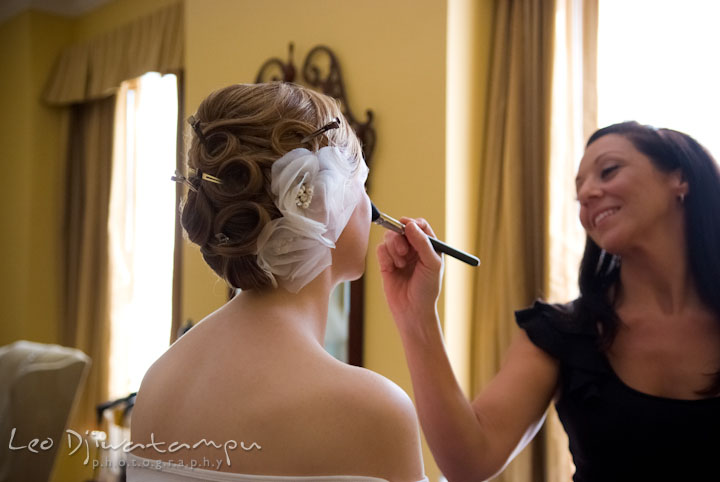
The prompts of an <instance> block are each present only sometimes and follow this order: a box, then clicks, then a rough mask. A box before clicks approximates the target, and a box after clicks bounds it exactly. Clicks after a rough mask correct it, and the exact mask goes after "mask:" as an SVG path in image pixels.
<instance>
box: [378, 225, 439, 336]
mask: <svg viewBox="0 0 720 482" xmlns="http://www.w3.org/2000/svg"><path fill="white" fill-rule="evenodd" d="M400 221H401V222H402V223H403V224H405V236H401V235H399V234H397V233H394V232H392V231H388V232H387V233H385V239H384V241H383V242H382V243H381V244H380V245H378V247H377V256H378V261H379V262H380V274H381V275H382V278H383V288H384V290H385V297H386V298H387V302H388V305H389V306H390V311H391V312H392V314H393V317H394V318H395V322H396V323H397V324H398V328H400V329H406V328H410V327H411V326H412V323H413V322H415V323H417V322H418V321H417V320H418V319H419V318H427V317H428V316H432V317H433V318H434V317H435V311H436V303H437V298H438V296H439V294H440V285H441V283H442V272H443V266H444V263H443V259H442V257H441V256H440V255H439V254H438V253H436V252H435V250H434V249H433V247H432V245H431V244H430V240H429V239H428V236H432V237H435V233H433V230H432V228H431V227H430V225H429V224H428V222H427V221H425V220H424V219H410V218H402V219H401V220H400Z"/></svg>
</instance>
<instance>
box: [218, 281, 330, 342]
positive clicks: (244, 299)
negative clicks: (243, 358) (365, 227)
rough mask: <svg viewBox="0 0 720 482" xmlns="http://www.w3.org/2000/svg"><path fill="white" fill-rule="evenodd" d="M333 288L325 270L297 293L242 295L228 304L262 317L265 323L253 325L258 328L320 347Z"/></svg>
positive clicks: (281, 290)
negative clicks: (260, 314)
mask: <svg viewBox="0 0 720 482" xmlns="http://www.w3.org/2000/svg"><path fill="white" fill-rule="evenodd" d="M336 284H337V283H335V282H334V281H333V277H332V275H331V272H330V269H327V270H325V271H323V272H322V273H321V274H320V275H319V276H318V277H317V278H315V279H314V280H312V281H311V282H310V283H308V284H307V285H305V286H304V287H303V288H302V289H301V290H300V291H299V292H297V293H290V292H289V291H286V290H285V289H283V288H277V289H270V290H266V291H263V292H255V291H254V290H251V291H243V292H240V293H239V294H238V295H236V296H235V297H234V298H233V299H232V300H231V301H230V303H229V304H231V305H234V306H236V307H237V308H238V309H239V311H241V312H243V313H245V314H247V313H262V314H263V315H264V316H263V318H265V319H263V321H262V323H258V324H256V325H255V326H257V327H259V328H262V329H267V330H272V331H273V332H275V333H281V332H282V333H286V334H289V335H291V336H294V337H300V339H305V340H307V341H309V342H311V343H318V344H320V346H323V345H324V341H325V326H326V324H327V317H328V305H329V302H330V294H331V293H332V290H333V288H335V285H336ZM248 321H251V322H252V321H253V320H248Z"/></svg>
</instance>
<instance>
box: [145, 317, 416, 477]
mask: <svg viewBox="0 0 720 482" xmlns="http://www.w3.org/2000/svg"><path fill="white" fill-rule="evenodd" d="M244 318H245V319H240V320H239V319H237V318H235V317H233V316H229V315H228V314H227V313H225V312H223V310H222V309H221V310H219V311H218V312H216V313H214V314H212V315H210V316H209V317H208V318H207V319H206V320H204V321H203V322H202V323H200V324H198V326H196V327H195V328H193V329H192V330H191V331H190V332H188V333H187V334H186V335H184V336H183V337H182V338H181V339H180V340H178V342H176V343H175V344H174V345H173V346H172V347H171V348H170V349H169V350H168V351H167V352H166V354H165V355H164V356H163V357H161V358H160V359H159V360H158V361H157V362H156V363H155V364H154V365H153V367H152V368H151V369H150V370H149V371H148V373H147V375H146V376H145V379H144V380H143V384H142V387H141V389H140V392H139V395H138V398H137V403H136V406H135V409H134V413H133V419H132V438H133V442H135V443H142V444H148V443H149V442H150V441H151V436H152V437H154V440H155V441H156V442H164V443H165V444H166V445H164V446H162V448H168V447H169V444H171V443H173V442H176V443H186V444H188V445H190V446H193V445H195V444H196V443H198V442H200V444H199V445H198V446H197V447H196V448H191V449H189V450H188V449H187V448H186V447H182V448H181V449H180V450H177V451H175V452H173V453H170V452H169V451H168V452H165V453H161V452H160V451H158V450H157V449H156V448H155V447H147V448H145V449H144V450H137V451H133V453H134V454H135V455H139V456H142V457H146V458H150V459H156V460H165V461H174V462H175V463H178V461H179V460H182V463H183V464H184V465H191V464H197V465H196V466H198V467H200V468H206V469H211V470H220V471H225V472H237V473H244V474H265V475H296V476H301V475H366V476H374V477H380V478H386V479H389V480H413V481H417V480H420V479H421V478H422V477H423V468H422V458H421V454H420V445H419V435H418V427H417V422H416V417H415V412H414V407H413V405H412V403H411V401H410V399H409V398H408V397H407V395H406V394H405V392H403V391H402V390H401V389H400V388H399V387H397V386H396V385H395V384H393V383H392V382H390V381H389V380H387V379H385V378H383V377H381V376H380V375H378V374H375V373H373V372H370V371H368V370H365V369H362V368H357V367H352V366H348V365H346V364H344V363H341V362H339V361H337V360H335V359H334V358H332V357H331V356H330V355H328V354H327V353H326V352H325V351H324V350H323V349H322V347H320V346H319V344H317V343H314V344H313V343H311V342H309V341H308V340H307V339H303V338H301V337H298V336H296V334H294V333H287V332H285V331H284V330H282V329H275V328H274V325H273V320H263V319H262V316H258V313H254V314H253V313H248V314H247V316H246V317H244ZM264 323H265V324H264ZM203 440H207V441H213V442H214V443H215V444H216V445H210V446H208V444H207V443H205V442H201V441H203ZM235 444H237V446H236V447H235V446H234V445H235ZM228 461H229V462H230V464H228V463H227V462H228ZM208 464H209V466H208Z"/></svg>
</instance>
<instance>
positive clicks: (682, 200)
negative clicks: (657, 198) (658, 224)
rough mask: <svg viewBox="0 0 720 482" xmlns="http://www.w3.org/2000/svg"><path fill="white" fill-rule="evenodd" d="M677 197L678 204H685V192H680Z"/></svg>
mask: <svg viewBox="0 0 720 482" xmlns="http://www.w3.org/2000/svg"><path fill="white" fill-rule="evenodd" d="M678 199H679V200H680V204H685V193H682V194H680V195H679V196H678Z"/></svg>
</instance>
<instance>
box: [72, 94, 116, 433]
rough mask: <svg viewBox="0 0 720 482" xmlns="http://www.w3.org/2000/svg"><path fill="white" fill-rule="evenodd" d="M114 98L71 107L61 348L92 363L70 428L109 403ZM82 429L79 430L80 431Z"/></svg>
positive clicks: (88, 421)
mask: <svg viewBox="0 0 720 482" xmlns="http://www.w3.org/2000/svg"><path fill="white" fill-rule="evenodd" d="M114 110H115V98H114V97H108V98H106V99H102V100H98V101H94V102H88V103H85V104H78V105H75V106H73V107H72V113H71V125H70V142H69V153H68V170H67V186H68V197H67V201H66V212H65V232H64V235H65V238H64V247H65V253H66V255H65V260H64V261H65V270H64V271H65V282H64V298H63V299H64V302H65V310H64V316H63V317H62V320H63V325H62V326H61V330H60V333H61V334H62V337H63V344H64V345H66V346H71V347H75V348H79V349H80V350H82V351H83V352H85V353H86V354H87V355H89V356H90V358H91V360H92V365H91V367H90V371H89V373H88V377H87V380H86V382H85V389H84V390H83V391H81V395H80V398H79V401H78V405H77V407H76V409H75V414H76V415H75V417H74V420H73V422H71V427H72V428H73V430H76V431H78V432H80V433H83V432H84V431H85V430H87V429H90V428H93V427H94V426H95V421H94V418H93V417H94V414H95V406H96V405H97V404H98V403H100V402H102V401H104V400H106V399H107V392H108V386H107V376H106V373H107V370H108V358H107V351H108V346H109V324H108V291H107V290H108V230H107V222H108V206H109V202H110V171H111V164H112V146H113V118H114ZM78 429H80V430H78Z"/></svg>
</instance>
